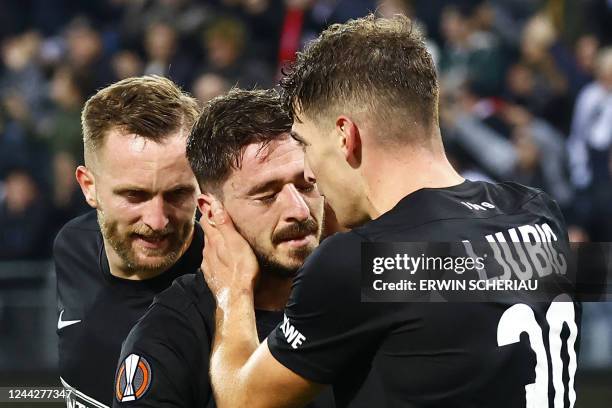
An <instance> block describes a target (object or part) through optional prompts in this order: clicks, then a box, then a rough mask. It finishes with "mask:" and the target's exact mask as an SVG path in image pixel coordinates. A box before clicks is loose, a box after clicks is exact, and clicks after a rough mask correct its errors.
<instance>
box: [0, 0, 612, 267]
mask: <svg viewBox="0 0 612 408" xmlns="http://www.w3.org/2000/svg"><path fill="white" fill-rule="evenodd" d="M0 10H2V12H1V13H0V47H1V50H0V52H1V55H0V57H1V61H0V259H35V258H45V257H48V256H49V255H50V251H51V243H52V240H53V238H54V236H55V233H56V231H57V230H58V228H59V227H60V226H61V225H62V224H63V223H65V222H66V221H67V220H68V219H70V218H72V217H74V216H76V215H79V214H81V213H82V212H84V211H86V210H87V207H86V204H85V202H84V200H83V198H82V196H81V192H80V189H79V188H78V185H77V184H76V181H75V178H74V169H75V167H76V166H77V165H78V164H80V163H82V161H83V152H82V141H81V131H80V111H81V108H82V106H83V103H84V102H85V101H86V100H87V98H88V97H89V96H90V95H92V94H93V93H94V92H95V91H96V90H97V89H99V88H101V87H104V86H105V85H108V84H109V83H111V82H114V81H117V80H120V79H122V78H126V77H130V76H135V75H142V74H158V75H164V76H168V77H170V78H171V79H173V80H174V81H175V82H177V83H178V84H180V85H181V86H182V87H183V88H184V89H187V90H189V91H190V92H191V93H192V94H193V95H194V96H195V97H196V98H197V99H198V100H199V101H200V102H201V103H204V102H206V101H207V100H209V99H210V98H212V97H214V96H216V95H219V94H221V93H224V92H225V91H227V90H228V89H230V88H231V87H232V86H235V85H238V86H241V87H247V88H250V87H270V86H274V85H275V84H276V82H277V80H278V78H279V76H280V73H281V70H282V67H283V66H285V64H287V63H288V62H290V61H291V60H292V58H293V56H294V55H295V52H296V51H298V50H300V48H302V47H303V46H304V44H305V43H307V42H308V41H309V40H310V39H312V38H314V37H316V35H317V34H318V33H319V32H320V31H321V30H322V29H323V28H325V27H326V26H327V25H329V24H331V23H335V22H343V21H346V20H348V19H350V18H355V17H360V16H363V15H366V14H367V13H368V12H370V11H375V12H376V13H377V14H379V15H383V16H388V15H393V14H396V13H402V14H407V15H409V16H411V17H412V18H413V20H414V22H415V25H416V26H417V27H418V29H420V30H422V31H423V32H424V33H426V35H427V39H428V40H427V41H428V47H429V49H430V50H431V53H432V55H433V56H434V59H435V61H436V64H437V66H438V69H439V73H440V81H441V101H440V118H441V128H442V132H443V137H444V140H445V143H446V146H447V148H448V150H449V155H450V157H451V160H452V161H453V163H454V164H455V165H456V167H457V168H458V169H460V170H461V172H462V174H464V175H465V176H466V177H468V178H470V179H479V180H514V181H518V182H520V183H524V184H527V185H531V186H535V187H539V188H542V189H543V190H545V191H547V192H548V193H550V194H551V195H552V196H553V197H554V198H555V199H556V200H557V202H558V203H559V205H560V206H561V208H562V210H563V211H564V213H565V216H566V219H567V221H568V225H570V235H571V238H572V240H576V241H587V240H591V241H609V240H612V181H611V180H612V177H611V175H612V154H611V152H612V48H611V46H610V45H611V43H612V41H611V40H612V1H610V0H565V1H564V0H548V1H543V0H489V1H483V0H463V1H450V0H428V1H417V0H413V1H410V0H378V1H376V0H95V1H79V0H21V1H19V2H16V1H14V0H0Z"/></svg>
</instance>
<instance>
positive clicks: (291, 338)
mask: <svg viewBox="0 0 612 408" xmlns="http://www.w3.org/2000/svg"><path fill="white" fill-rule="evenodd" d="M280 328H281V331H282V332H283V334H284V335H285V339H286V340H287V343H289V344H290V345H291V347H293V348H294V349H296V348H298V347H299V346H301V345H302V343H303V342H304V340H306V337H305V336H304V335H303V334H302V333H300V332H299V331H298V329H296V328H295V326H293V325H292V324H291V323H289V318H288V317H287V315H283V324H281V327H280Z"/></svg>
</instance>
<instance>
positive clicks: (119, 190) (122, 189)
mask: <svg viewBox="0 0 612 408" xmlns="http://www.w3.org/2000/svg"><path fill="white" fill-rule="evenodd" d="M131 191H136V192H142V193H146V194H152V192H151V191H150V190H147V189H146V188H143V187H139V186H132V185H126V186H118V187H116V188H114V189H113V193H115V194H124V193H128V192H131ZM178 191H180V192H185V193H193V192H194V191H195V187H194V186H192V185H190V184H180V185H178V186H175V187H173V188H171V189H170V190H165V191H163V193H164V194H165V193H174V192H178Z"/></svg>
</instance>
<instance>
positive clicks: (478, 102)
mask: <svg viewBox="0 0 612 408" xmlns="http://www.w3.org/2000/svg"><path fill="white" fill-rule="evenodd" d="M447 98H448V95H447ZM456 98H457V100H456V101H453V102H450V101H448V99H446V100H445V102H446V103H445V104H444V105H443V106H442V111H441V117H442V120H443V123H444V129H445V135H446V136H447V137H450V138H451V140H452V142H454V143H455V144H457V145H458V146H459V147H460V148H461V150H462V151H463V152H464V153H465V154H466V155H467V156H468V157H469V158H470V160H471V161H472V162H474V163H476V164H477V165H478V167H479V168H480V169H482V170H484V172H485V174H486V175H488V177H492V178H494V179H497V180H516V181H518V182H521V183H523V184H527V185H531V186H534V187H539V188H542V189H543V190H545V191H547V192H548V193H549V194H551V195H552V196H553V197H554V198H555V199H556V200H557V201H558V202H559V204H560V205H561V206H562V207H566V206H569V204H570V202H571V199H572V194H573V191H572V188H571V185H570V184H569V181H568V180H567V177H566V174H565V173H566V172H565V162H566V152H565V150H564V149H563V137H562V136H561V135H560V134H559V133H558V132H557V131H556V130H555V129H554V128H553V127H552V126H550V125H549V124H547V123H546V122H545V121H543V120H541V119H538V118H536V117H534V116H532V115H531V114H530V113H529V112H527V111H526V110H525V109H524V108H522V107H520V106H518V105H513V104H509V103H506V102H504V101H502V100H499V99H495V98H483V97H479V96H478V95H477V94H476V93H475V92H474V90H472V89H470V87H469V86H468V87H465V88H463V89H462V90H461V92H459V93H458V94H457V95H456ZM452 138H454V139H452ZM484 146H486V149H485V148H483V147H484ZM544 152H546V160H542V155H543V153H544ZM481 178H482V177H481Z"/></svg>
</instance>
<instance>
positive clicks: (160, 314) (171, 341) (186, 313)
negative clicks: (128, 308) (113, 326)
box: [121, 285, 212, 367]
mask: <svg viewBox="0 0 612 408" xmlns="http://www.w3.org/2000/svg"><path fill="white" fill-rule="evenodd" d="M173 286H174V285H173ZM173 286H171V287H170V288H168V289H166V290H165V291H164V292H162V293H161V294H160V295H158V296H157V297H156V298H155V300H154V301H153V303H152V304H151V306H150V307H149V309H148V310H147V311H146V312H145V314H144V315H143V316H142V317H141V318H140V319H139V320H138V322H137V323H136V324H135V325H134V327H132V329H131V330H130V332H129V334H128V336H127V337H126V339H125V341H124V342H123V347H122V351H121V355H122V358H125V357H126V356H128V355H130V354H139V355H146V356H147V357H149V358H153V359H155V360H156V361H159V362H161V363H164V362H165V361H166V360H171V361H173V360H177V359H178V360H179V361H182V362H186V363H187V364H188V365H189V366H190V367H191V366H192V365H193V364H198V363H199V361H200V360H201V356H202V355H203V354H202V353H206V355H207V353H208V352H210V347H209V345H210V343H211V339H212V336H211V333H210V331H209V328H208V327H207V324H206V323H205V322H204V321H202V319H199V318H198V317H197V311H196V310H195V305H194V304H193V303H192V302H182V303H179V302H177V301H173V300H172V298H174V297H175V296H181V292H180V291H177V290H173V289H175V288H176V287H174V288H173ZM177 306H179V307H177Z"/></svg>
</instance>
